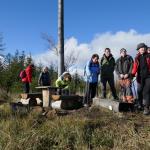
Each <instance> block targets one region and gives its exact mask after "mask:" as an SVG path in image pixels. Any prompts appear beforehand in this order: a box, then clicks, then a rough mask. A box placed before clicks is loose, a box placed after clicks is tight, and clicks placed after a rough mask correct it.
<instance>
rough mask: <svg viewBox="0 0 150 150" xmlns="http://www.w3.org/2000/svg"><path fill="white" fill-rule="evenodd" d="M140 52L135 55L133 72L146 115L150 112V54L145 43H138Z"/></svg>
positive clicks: (140, 102) (139, 98)
mask: <svg viewBox="0 0 150 150" xmlns="http://www.w3.org/2000/svg"><path fill="white" fill-rule="evenodd" d="M137 50H138V54H137V56H136V57H135V61H134V65H133V70H132V74H133V76H136V79H137V83H138V89H137V92H138V102H139V104H140V105H142V104H143V106H144V112H143V114H144V115H148V114H150V108H149V107H150V55H149V54H148V53H147V46H146V45H145V44H144V43H140V44H138V45H137Z"/></svg>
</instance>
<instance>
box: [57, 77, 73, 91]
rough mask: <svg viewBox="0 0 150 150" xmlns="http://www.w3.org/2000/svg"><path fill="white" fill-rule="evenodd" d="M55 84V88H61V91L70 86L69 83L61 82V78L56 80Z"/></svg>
mask: <svg viewBox="0 0 150 150" xmlns="http://www.w3.org/2000/svg"><path fill="white" fill-rule="evenodd" d="M55 84H56V87H60V88H63V89H69V86H70V81H65V80H63V79H62V78H60V77H59V78H58V79H57V80H56V82H55Z"/></svg>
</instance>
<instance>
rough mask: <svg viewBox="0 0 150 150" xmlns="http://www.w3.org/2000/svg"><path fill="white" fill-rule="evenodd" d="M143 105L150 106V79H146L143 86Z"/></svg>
mask: <svg viewBox="0 0 150 150" xmlns="http://www.w3.org/2000/svg"><path fill="white" fill-rule="evenodd" d="M143 105H144V106H146V107H149V106H150V78H146V79H145V82H144V85H143Z"/></svg>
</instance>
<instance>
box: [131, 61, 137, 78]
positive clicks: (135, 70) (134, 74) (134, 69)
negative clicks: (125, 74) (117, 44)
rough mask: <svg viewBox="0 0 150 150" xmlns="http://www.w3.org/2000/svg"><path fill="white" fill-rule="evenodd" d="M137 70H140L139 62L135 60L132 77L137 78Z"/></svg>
mask: <svg viewBox="0 0 150 150" xmlns="http://www.w3.org/2000/svg"><path fill="white" fill-rule="evenodd" d="M137 70H138V62H137V60H136V59H135V60H134V63H133V68H132V76H133V77H135V76H136V74H137Z"/></svg>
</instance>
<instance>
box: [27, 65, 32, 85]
mask: <svg viewBox="0 0 150 150" xmlns="http://www.w3.org/2000/svg"><path fill="white" fill-rule="evenodd" d="M26 74H27V78H28V81H29V83H31V82H32V69H31V67H28V68H27V69H26Z"/></svg>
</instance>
